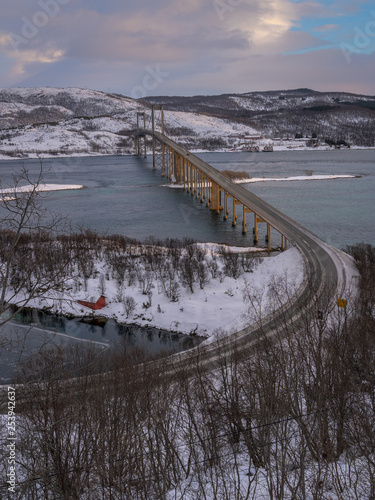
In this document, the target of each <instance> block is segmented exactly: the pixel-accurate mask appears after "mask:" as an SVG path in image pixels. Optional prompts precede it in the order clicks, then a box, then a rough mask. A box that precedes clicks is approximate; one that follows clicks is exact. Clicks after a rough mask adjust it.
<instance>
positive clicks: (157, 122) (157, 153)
mask: <svg viewBox="0 0 375 500" xmlns="http://www.w3.org/2000/svg"><path fill="white" fill-rule="evenodd" d="M154 132H159V133H161V134H164V106H163V105H162V104H161V105H158V104H154V105H153V106H152V134H154ZM152 155H153V169H154V170H156V169H157V167H160V168H161V176H162V177H165V175H166V174H167V176H168V177H169V178H171V172H172V171H173V166H172V165H173V154H172V151H169V149H167V148H166V146H165V145H164V144H161V143H160V142H158V141H157V140H156V139H155V136H154V135H153V139H152ZM166 167H167V168H166ZM171 167H172V168H171Z"/></svg>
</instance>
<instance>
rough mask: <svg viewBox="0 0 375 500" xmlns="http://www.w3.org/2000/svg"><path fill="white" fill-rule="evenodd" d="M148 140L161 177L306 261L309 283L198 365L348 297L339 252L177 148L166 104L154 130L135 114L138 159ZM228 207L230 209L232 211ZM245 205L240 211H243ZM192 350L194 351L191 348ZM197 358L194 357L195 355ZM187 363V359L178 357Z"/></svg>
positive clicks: (157, 111)
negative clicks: (168, 132)
mask: <svg viewBox="0 0 375 500" xmlns="http://www.w3.org/2000/svg"><path fill="white" fill-rule="evenodd" d="M147 138H151V140H152V152H153V169H154V170H157V169H160V172H161V175H162V176H163V177H166V178H168V179H171V180H173V181H175V182H177V183H179V184H181V185H182V186H183V187H184V189H185V191H186V192H187V193H190V194H191V195H192V196H194V197H195V198H196V199H200V201H201V202H202V203H205V204H206V206H207V208H209V209H210V210H212V211H214V212H216V213H217V214H223V217H224V219H225V220H227V219H228V215H229V213H230V212H231V218H232V225H233V226H236V225H237V217H238V215H239V213H240V212H242V232H243V233H244V234H246V232H247V226H248V219H247V217H248V216H249V214H251V215H252V218H253V219H252V220H253V241H254V244H257V243H258V240H259V232H258V225H259V224H266V226H267V231H266V238H265V239H266V243H267V250H268V252H271V251H272V250H273V248H272V238H273V234H274V233H275V232H276V233H278V234H279V235H280V236H281V245H280V246H279V247H278V248H277V249H278V250H285V249H286V247H287V244H289V245H293V246H296V247H297V248H298V249H299V250H300V252H301V254H302V255H303V257H304V262H305V280H304V285H303V287H302V289H300V290H299V292H298V293H297V294H295V296H294V297H293V298H291V299H290V300H289V301H288V303H287V304H286V305H285V306H283V307H282V308H280V310H278V311H276V312H273V313H272V314H271V315H270V316H269V317H266V318H263V321H262V325H261V327H259V325H252V326H249V327H246V328H244V329H243V330H241V331H239V332H236V333H234V334H232V335H229V336H228V337H225V338H224V339H222V340H221V342H220V348H218V346H217V345H215V346H214V345H212V344H211V345H210V344H209V345H206V346H204V348H203V349H200V354H199V357H200V362H201V363H203V364H206V366H208V367H210V366H213V365H214V363H215V359H217V356H218V351H219V350H220V352H221V353H222V352H227V353H228V352H230V351H232V349H234V350H237V352H239V351H240V350H241V349H242V348H244V347H246V346H248V345H250V344H252V343H253V342H255V341H256V339H257V338H259V335H260V334H262V335H264V334H266V335H274V334H275V332H276V331H277V329H278V327H279V326H280V321H283V322H284V323H285V320H286V319H287V321H288V323H289V324H290V327H291V329H292V330H294V331H298V328H301V326H302V323H303V321H304V320H305V319H306V318H304V315H306V314H307V311H310V313H309V314H311V312H312V311H313V312H312V314H315V315H316V314H317V313H318V311H319V308H320V307H322V308H323V305H326V304H327V303H332V304H335V303H336V304H337V298H338V297H340V296H341V295H342V294H343V293H345V288H346V273H345V266H344V264H343V260H342V256H341V255H340V251H339V250H337V249H335V248H333V247H330V246H329V245H327V244H326V243H324V242H323V241H322V240H320V239H319V238H318V237H317V236H316V235H314V234H312V233H311V232H310V231H309V230H307V229H306V228H304V227H303V226H302V225H300V224H299V223H298V222H296V221H294V220H293V219H291V218H290V217H288V216H287V215H285V214H283V213H282V212H280V211H279V210H277V209H276V208H275V207H273V206H271V205H270V204H269V203H267V202H266V201H264V200H262V199H261V198H259V197H258V196H255V195H254V194H253V193H251V192H250V191H248V190H247V189H244V188H243V187H242V186H240V185H238V184H234V183H233V182H231V181H230V180H229V179H228V178H227V177H225V176H224V175H223V174H222V173H221V172H220V171H218V170H217V169H215V168H214V167H213V166H211V165H209V164H208V163H207V162H205V161H203V160H202V159H201V158H199V157H197V156H196V155H194V154H193V153H191V152H190V151H188V150H187V149H186V148H184V147H182V146H181V145H179V144H177V143H176V142H175V141H173V140H172V139H170V138H169V137H167V136H166V134H165V126H164V110H163V106H162V105H158V106H156V105H155V106H153V107H152V114H151V128H147V127H146V115H145V113H144V112H139V113H138V114H137V131H136V134H135V149H136V155H137V156H146V142H147ZM229 203H230V204H231V205H232V210H231V211H230V210H229ZM241 207H242V208H241ZM196 349H197V348H196ZM193 351H194V349H193ZM191 354H192V355H193V353H191ZM178 356H179V358H180V359H185V357H184V355H181V354H179V355H178Z"/></svg>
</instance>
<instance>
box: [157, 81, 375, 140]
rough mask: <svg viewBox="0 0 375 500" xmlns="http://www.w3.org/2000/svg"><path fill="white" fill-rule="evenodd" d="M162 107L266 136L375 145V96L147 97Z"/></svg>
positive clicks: (314, 93)
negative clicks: (224, 120)
mask: <svg viewBox="0 0 375 500" xmlns="http://www.w3.org/2000/svg"><path fill="white" fill-rule="evenodd" d="M147 101H148V102H150V103H155V104H161V103H163V104H164V107H165V109H168V110H174V111H185V112H193V113H194V112H195V113H206V114H209V115H212V116H217V117H220V118H227V119H229V120H231V121H232V122H235V121H237V122H239V123H246V124H248V125H250V126H252V127H254V128H255V129H257V130H259V131H260V132H261V134H262V135H263V136H268V137H295V136H296V134H297V136H302V137H304V138H306V137H311V136H312V135H314V136H315V135H316V136H317V138H318V139H319V141H320V142H323V141H324V140H325V139H328V140H330V141H333V142H335V141H340V140H341V141H346V142H347V143H350V144H351V145H357V146H367V147H373V146H375V142H374V139H375V136H374V128H375V127H374V126H375V97H374V96H365V95H359V94H350V93H347V92H317V91H314V90H310V89H296V90H281V91H268V92H249V93H245V94H224V95H219V96H194V97H150V98H148V99H147Z"/></svg>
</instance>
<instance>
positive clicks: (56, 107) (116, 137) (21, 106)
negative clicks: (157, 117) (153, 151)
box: [0, 87, 258, 158]
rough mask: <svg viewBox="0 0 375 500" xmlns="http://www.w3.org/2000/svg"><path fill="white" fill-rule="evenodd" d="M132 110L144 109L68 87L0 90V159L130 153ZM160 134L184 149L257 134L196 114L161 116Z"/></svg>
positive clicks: (114, 97)
mask: <svg viewBox="0 0 375 500" xmlns="http://www.w3.org/2000/svg"><path fill="white" fill-rule="evenodd" d="M137 111H145V112H146V114H147V116H148V117H149V118H148V122H147V124H146V125H147V126H148V127H150V128H151V123H150V117H151V112H150V105H148V104H147V103H142V102H140V101H136V100H134V99H130V98H127V97H124V96H119V95H116V94H106V93H104V92H98V91H92V90H85V89H78V88H69V89H57V88H49V87H45V88H9V89H2V90H0V157H3V158H4V157H5V158H6V157H9V156H13V157H28V156H36V155H44V156H46V155H78V154H83V155H88V154H114V153H123V154H126V153H132V152H133V150H134V145H133V139H132V136H131V134H129V132H130V131H131V130H133V129H134V128H135V127H136V121H137ZM165 121H166V131H167V133H168V135H170V136H171V137H172V138H175V139H178V141H179V142H180V143H183V144H186V145H187V146H188V147H191V148H193V149H194V148H195V149H197V148H198V149H201V148H205V149H208V148H209V146H210V144H211V145H212V144H213V145H215V146H222V147H225V146H229V143H227V142H226V138H227V136H229V135H231V134H233V133H242V134H254V133H258V132H257V131H256V130H254V128H253V127H251V126H247V125H246V124H237V123H232V122H230V121H228V120H223V119H221V118H218V117H210V116H205V115H197V114H196V113H185V112H173V111H171V112H166V114H165Z"/></svg>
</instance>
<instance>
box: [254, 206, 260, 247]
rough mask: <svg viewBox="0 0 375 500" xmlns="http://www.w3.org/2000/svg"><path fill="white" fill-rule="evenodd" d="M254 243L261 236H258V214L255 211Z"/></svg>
mask: <svg viewBox="0 0 375 500" xmlns="http://www.w3.org/2000/svg"><path fill="white" fill-rule="evenodd" d="M253 232H254V243H258V240H259V237H258V216H257V214H256V213H255V212H254V231H253Z"/></svg>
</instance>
